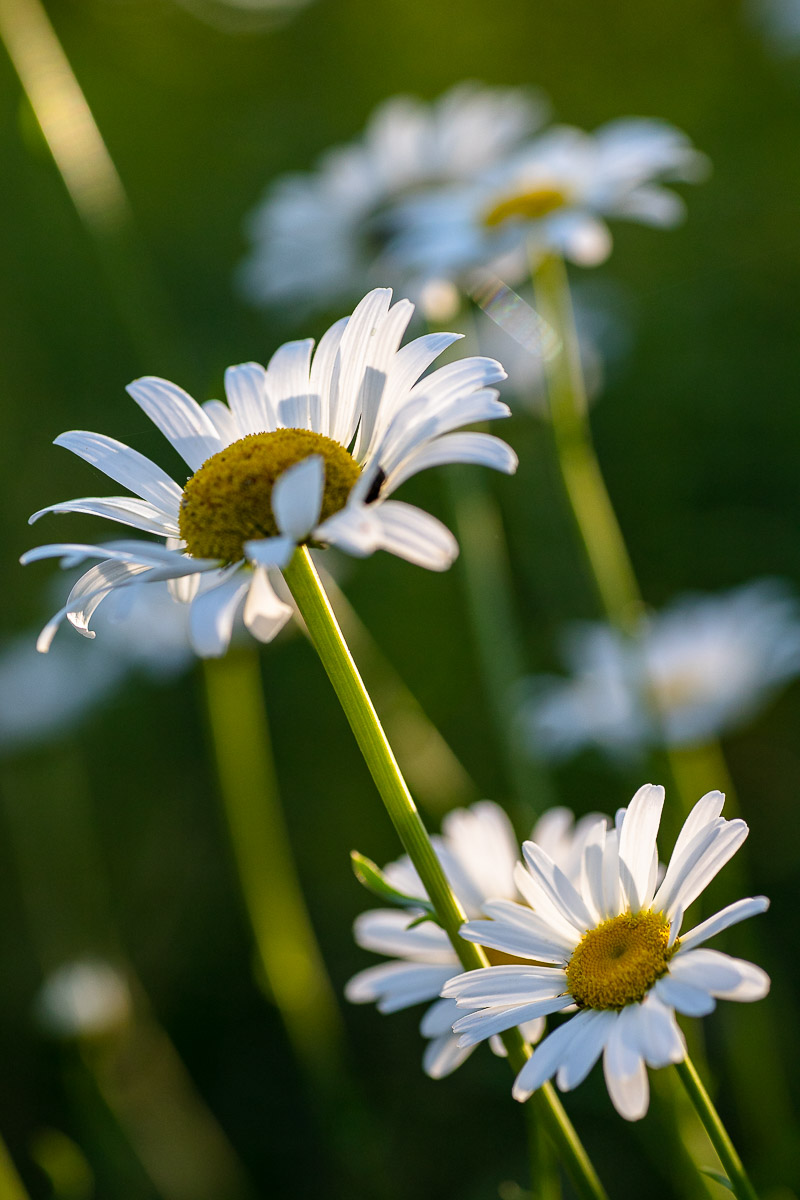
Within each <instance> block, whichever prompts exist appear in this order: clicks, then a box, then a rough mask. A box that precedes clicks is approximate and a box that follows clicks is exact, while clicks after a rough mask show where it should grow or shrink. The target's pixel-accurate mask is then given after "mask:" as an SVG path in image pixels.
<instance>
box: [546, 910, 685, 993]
mask: <svg viewBox="0 0 800 1200" xmlns="http://www.w3.org/2000/svg"><path fill="white" fill-rule="evenodd" d="M668 941H669V922H668V921H667V920H666V918H665V917H664V914H663V913H660V912H658V913H656V912H640V913H622V914H621V916H618V917H611V918H610V919H609V920H608V921H603V923H602V925H598V926H597V928H596V929H590V930H589V932H588V933H585V934H584V935H583V937H582V938H581V940H580V942H579V943H578V945H577V946H576V947H575V950H574V952H573V955H572V958H571V959H570V960H569V962H568V963H567V983H568V985H569V992H570V995H571V996H572V997H573V998H574V1000H575V1003H576V1004H577V1005H578V1007H579V1008H614V1009H620V1008H625V1006H626V1005H628V1004H636V1003H638V1001H640V1000H643V999H644V998H645V996H646V995H647V993H648V992H649V991H650V988H651V987H652V986H653V984H654V983H655V982H656V980H657V979H660V978H661V976H662V975H664V974H666V971H667V968H668V965H669V960H670V959H671V958H672V956H673V954H674V953H675V951H676V950H677V949H678V945H679V943H678V942H677V941H676V942H675V943H674V945H672V946H668V945H667V943H668Z"/></svg>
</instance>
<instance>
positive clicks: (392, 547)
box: [22, 288, 516, 656]
mask: <svg viewBox="0 0 800 1200" xmlns="http://www.w3.org/2000/svg"><path fill="white" fill-rule="evenodd" d="M390 302H391V291H390V290H389V289H385V288H384V289H376V290H375V291H373V292H370V293H369V295H367V296H366V297H365V298H364V299H363V300H362V301H361V303H360V304H359V305H358V307H357V308H356V310H355V312H354V313H353V315H352V316H351V317H349V318H344V319H343V320H341V321H338V322H337V323H336V324H335V325H333V326H332V327H331V328H330V329H329V330H328V332H327V333H326V334H325V335H324V336H323V338H322V339H321V341H320V343H319V345H318V347H317V349H316V353H315V354H314V356H313V360H312V348H313V341H312V340H311V339H308V340H306V341H298V342H288V343H286V345H284V346H281V347H280V349H279V350H277V351H276V352H275V354H274V355H273V356H272V358H271V359H270V362H269V365H268V367H267V368H266V370H265V369H264V367H261V366H259V365H258V364H257V363H245V364H243V365H242V366H238V367H229V368H228V370H227V372H226V375H225V388H226V393H227V398H228V404H227V405H226V404H223V403H221V402H220V401H218V400H211V401H209V402H208V403H207V404H205V405H203V406H202V407H201V406H200V405H199V404H197V402H196V401H195V400H193V399H192V398H191V396H189V395H187V393H186V392H184V391H183V390H182V389H181V388H179V387H177V386H176V385H175V384H173V383H169V382H167V380H165V379H158V378H155V377H147V378H144V379H139V380H137V381H136V382H135V383H132V384H131V385H130V386H129V388H128V391H129V392H130V394H131V396H132V397H133V399H134V400H135V401H136V403H137V404H138V405H139V406H140V407H141V408H142V409H143V411H144V412H145V413H146V414H147V415H148V416H149V417H150V418H151V420H152V421H153V422H154V423H155V424H156V425H157V426H158V428H159V429H160V430H161V432H162V433H163V434H164V435H165V436H166V438H167V439H168V440H169V441H170V442H171V444H172V446H173V447H174V448H175V450H177V452H178V454H180V455H181V457H182V458H183V459H184V461H185V462H186V463H187V465H188V466H189V469H190V470H191V471H193V472H194V474H193V475H192V476H191V478H190V479H189V480H188V482H187V483H186V484H185V486H183V487H182V486H181V485H179V484H178V483H176V482H174V480H172V479H171V478H170V477H169V476H168V475H166V474H165V473H164V471H163V470H162V469H161V468H160V467H158V466H156V464H155V463H153V462H151V461H150V460H149V459H147V458H145V457H144V456H143V455H141V454H139V453H138V452H137V451H136V450H132V449H130V448H129V447H128V446H125V445H123V444H122V443H121V442H117V441H115V440H114V439H113V438H109V437H106V436H105V435H103V434H97V433H84V432H80V431H79V432H72V433H65V434H62V435H61V436H60V437H58V438H57V439H56V444H57V445H60V446H66V447H67V449H69V450H72V451H73V452H74V453H76V454H78V455H79V456H80V457H81V458H84V459H86V460H87V462H89V463H91V464H92V465H93V466H97V467H99V468H100V470H102V471H104V472H105V474H107V475H108V476H109V477H110V478H112V479H114V480H115V481H116V482H117V483H121V484H122V485H123V486H125V487H128V488H130V490H131V491H132V492H134V493H135V496H112V497H101V498H98V497H94V496H90V497H86V498H84V499H80V500H70V501H65V502H63V503H61V504H52V505H49V506H48V507H47V508H44V509H42V510H41V511H40V512H38V513H36V514H34V516H33V517H32V518H31V519H32V520H36V519H38V518H39V517H41V516H43V515H44V514H45V513H48V512H82V513H90V514H94V515H96V516H101V517H108V518H110V519H112V520H116V521H120V522H121V523H123V524H125V525H131V526H133V527H134V528H136V529H140V530H143V531H144V532H147V533H154V534H156V535H158V536H160V537H161V538H163V539H164V544H161V543H156V542H145V541H141V540H126V541H118V542H107V543H105V544H104V545H99V546H95V545H86V544H82V543H70V542H67V543H58V544H55V545H49V546H40V547H38V548H37V549H35V550H31V551H29V552H28V553H27V554H26V555H23V559H22V561H23V562H25V563H27V562H34V561H36V560H38V559H41V558H61V559H62V560H63V562H64V565H69V566H73V565H76V564H77V563H79V562H80V561H81V560H82V559H86V558H97V559H100V560H102V561H101V562H100V563H99V564H98V565H97V566H94V567H92V568H91V569H90V570H89V571H88V572H86V574H85V575H83V576H82V577H81V578H80V579H79V580H78V582H77V583H76V584H75V586H74V587H73V588H72V591H71V592H70V595H69V598H68V600H67V603H66V605H65V606H64V607H63V608H62V609H61V610H60V611H59V612H58V613H57V614H56V616H55V617H54V618H53V619H52V621H50V622H49V623H48V624H47V626H46V627H45V629H44V630H43V631H42V634H41V635H40V637H39V642H38V646H39V649H41V650H47V649H48V647H49V645H50V643H51V641H52V638H53V636H54V634H55V631H56V629H57V627H58V624H59V623H60V621H61V620H62V619H63V618H64V617H67V618H68V620H69V621H70V623H71V624H72V625H73V626H74V627H75V628H76V629H77V630H78V631H79V632H80V633H82V634H84V636H87V637H93V636H94V634H93V632H92V631H91V630H90V628H89V621H90V619H91V616H92V614H93V612H94V611H95V609H96V608H97V606H98V604H100V602H101V601H102V600H103V599H104V597H106V596H107V595H108V594H109V593H110V592H112V591H114V590H115V589H118V588H123V587H127V586H129V585H130V584H131V583H133V582H137V583H142V582H155V581H158V582H161V581H163V580H165V579H169V580H172V581H173V586H174V587H177V588H178V589H182V590H183V592H184V598H185V599H187V600H190V602H191V611H190V633H191V638H192V643H193V645H194V647H195V650H196V651H197V653H198V654H200V655H203V656H214V655H219V654H223V653H224V652H225V650H226V649H227V646H228V643H229V641H230V636H231V630H232V627H233V623H234V620H235V618H236V616H237V614H238V613H239V611H240V610H242V609H243V619H244V623H245V625H246V626H247V628H248V629H249V630H250V632H251V633H252V634H253V635H254V636H255V637H256V638H258V639H259V640H260V641H264V642H267V641H270V640H271V639H272V638H273V637H274V636H275V635H276V633H277V632H278V630H279V629H280V628H281V627H282V626H283V625H284V623H285V622H286V621H287V620H288V618H289V616H290V615H291V612H292V609H291V608H290V607H289V606H288V605H287V604H285V603H284V602H283V601H282V600H280V599H279V597H278V596H277V595H276V593H275V591H274V590H273V587H272V585H271V583H270V581H269V576H268V571H269V570H270V569H272V568H281V567H284V566H286V565H287V563H288V562H289V560H290V558H291V556H292V554H293V553H294V550H295V547H296V546H298V545H300V544H305V543H308V542H314V543H316V544H322V545H333V546H337V547H338V548H339V549H341V550H343V551H345V552H347V553H349V554H353V555H355V556H357V557H364V556H366V555H369V554H372V553H373V552H374V551H376V550H381V549H383V550H388V551H390V552H392V553H394V554H398V555H399V556H400V557H401V558H405V559H407V560H408V561H409V562H413V563H417V564H418V565H419V566H423V567H428V568H429V569H430V570H435V571H441V570H445V569H446V568H447V567H449V566H450V564H451V563H452V561H453V559H454V558H455V556H456V555H457V553H458V546H457V543H456V541H455V539H454V538H453V535H452V534H451V533H450V531H449V530H448V529H446V528H445V526H444V525H442V524H441V523H440V522H439V521H437V520H436V519H435V518H434V517H432V516H430V515H429V514H428V513H426V512H423V511H422V510H421V509H418V508H415V507H413V506H412V505H409V504H404V503H402V502H400V501H397V500H390V499H388V497H389V496H390V495H391V494H392V493H393V492H394V491H395V489H396V488H398V487H399V486H400V484H401V483H404V482H405V480H407V479H409V478H410V477H411V476H412V475H415V474H417V473H418V472H419V471H422V470H425V469H426V468H427V467H431V466H438V465H441V464H443V463H452V462H466V463H483V464H484V465H486V466H491V467H494V468H495V469H497V470H501V471H506V472H509V473H510V472H513V471H514V470H515V469H516V456H515V454H514V452H513V451H512V450H511V449H510V448H509V447H508V446H507V445H506V444H505V442H502V441H500V439H499V438H496V437H493V436H491V435H489V434H486V433H457V432H453V431H454V430H458V429H460V428H461V427H462V426H464V425H469V424H472V423H473V422H476V421H485V420H490V419H492V418H495V417H504V416H508V414H509V410H508V407H507V406H506V405H505V404H503V403H501V401H500V400H498V398H497V392H496V391H495V390H494V388H492V387H491V386H489V385H491V384H493V383H498V382H499V381H500V380H501V379H503V378H504V377H505V372H504V370H503V368H502V367H501V366H500V364H499V363H497V362H495V361H494V360H493V359H488V358H467V359H463V360H460V361H457V362H453V363H450V364H448V365H447V366H444V367H440V368H439V369H438V370H436V371H433V372H432V373H431V374H429V375H425V376H424V377H423V378H420V376H422V375H423V372H425V371H426V370H427V368H428V367H429V366H430V365H431V364H432V363H433V361H434V360H435V359H436V358H437V357H438V356H439V354H440V353H441V352H442V351H443V350H444V349H446V347H447V346H450V345H452V343H453V342H454V341H456V340H457V338H458V336H459V335H457V334H448V333H441V334H430V335H427V336H425V337H421V338H417V339H416V341H413V342H410V343H409V344H408V345H406V346H404V347H403V348H402V349H399V348H398V347H399V346H400V341H401V339H402V337H403V334H404V333H405V330H406V326H407V325H408V322H409V320H410V318H411V314H412V312H413V305H412V304H411V303H410V302H409V301H408V300H400V301H398V302H397V303H396V304H395V305H393V306H392V307H390Z"/></svg>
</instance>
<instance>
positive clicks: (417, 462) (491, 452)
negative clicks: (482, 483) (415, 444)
mask: <svg viewBox="0 0 800 1200" xmlns="http://www.w3.org/2000/svg"><path fill="white" fill-rule="evenodd" d="M448 463H476V464H480V465H481V466H485V467H492V468H493V469H494V470H495V471H503V472H504V474H506V475H513V474H514V472H515V471H516V469H517V466H518V464H519V460H518V458H517V456H516V454H515V453H514V451H513V450H512V449H511V447H510V446H508V445H506V443H505V442H504V441H502V440H501V439H500V438H498V437H494V435H493V434H490V433H448V434H445V435H444V437H439V438H436V440H435V441H433V442H428V443H427V444H425V445H423V446H420V447H419V449H417V450H414V451H413V452H412V453H411V454H409V456H408V457H407V458H406V459H405V460H404V461H403V462H402V463H401V464H400V466H399V467H396V468H395V470H394V471H392V473H391V475H389V476H388V478H387V480H386V483H385V484H384V486H383V488H382V491H383V493H384V494H385V495H387V496H388V495H390V494H391V493H392V492H393V491H395V490H396V489H397V488H398V487H400V484H401V483H405V481H406V480H407V479H410V478H411V477H412V475H417V474H418V473H419V472H420V471H427V470H428V469H429V468H430V467H440V466H444V465H445V464H448Z"/></svg>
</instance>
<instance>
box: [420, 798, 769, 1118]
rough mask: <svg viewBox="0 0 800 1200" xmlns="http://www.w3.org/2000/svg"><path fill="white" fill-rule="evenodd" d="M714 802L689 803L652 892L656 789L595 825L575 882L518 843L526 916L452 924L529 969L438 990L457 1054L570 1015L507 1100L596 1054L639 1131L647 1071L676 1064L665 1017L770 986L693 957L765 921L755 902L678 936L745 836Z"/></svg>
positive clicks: (567, 1075)
mask: <svg viewBox="0 0 800 1200" xmlns="http://www.w3.org/2000/svg"><path fill="white" fill-rule="evenodd" d="M723 802H724V797H723V795H722V794H721V793H720V792H709V793H708V794H707V795H706V796H703V797H702V799H701V800H699V801H698V802H697V804H696V805H695V807H694V808H693V810H692V812H691V813H690V814H689V816H688V818H687V819H686V822H685V823H684V826H683V829H682V830H681V832H680V834H679V836H678V840H677V842H676V843H675V848H674V850H673V852H672V857H671V858H670V861H669V863H668V865H667V869H666V872H665V874H664V878H663V880H662V881H661V883H660V885H659V884H658V883H657V878H658V854H657V850H656V835H657V832H658V825H659V822H660V819H661V809H662V806H663V803H664V789H663V788H661V787H654V786H653V785H652V784H645V786H644V787H642V788H640V789H639V791H638V792H637V793H636V795H635V796H634V797H633V799H632V801H631V803H630V804H629V805H628V807H627V809H621V810H620V812H618V813H617V817H616V824H615V827H614V828H613V829H607V828H606V826H605V823H604V822H603V821H602V819H601V820H597V821H596V822H595V824H594V827H593V829H592V830H591V831H590V832H589V835H588V836H587V837H586V839H585V842H584V848H583V853H582V863H581V873H580V878H579V880H578V881H577V882H571V881H570V880H569V879H568V878H567V876H566V875H565V874H564V872H563V871H562V870H561V869H560V868H559V866H558V865H557V864H556V863H555V862H554V861H553V859H552V858H551V857H550V855H549V854H547V853H546V851H545V850H543V849H542V847H541V846H537V845H536V843H535V842H525V844H524V845H523V847H522V852H523V855H524V857H525V864H524V865H523V864H522V863H520V864H519V866H518V867H517V870H516V874H515V882H516V884H517V886H518V888H519V890H520V892H521V893H522V895H523V896H524V897H525V899H526V900H527V901H528V903H529V904H530V906H531V908H526V907H525V906H524V905H521V904H516V905H513V904H509V905H507V911H506V914H505V915H496V916H495V919H494V920H492V921H469V922H468V923H467V924H466V925H464V926H463V927H462V930H461V932H462V936H463V937H465V938H467V939H468V940H471V941H474V942H478V943H479V944H480V945H483V946H488V947H491V948H493V949H494V950H499V951H501V952H502V953H505V954H512V955H514V957H515V958H518V959H529V960H533V962H534V963H535V964H537V965H528V964H519V965H516V964H515V965H513V966H498V967H487V968H483V969H481V970H477V971H468V972H467V973H466V974H462V975H459V976H458V977H457V978H455V979H451V980H450V982H449V983H447V984H445V986H444V988H443V991H442V995H443V996H444V997H446V998H447V999H449V1000H454V1001H455V1002H456V1005H457V1007H458V1008H459V1009H461V1010H462V1011H464V1010H467V1011H466V1012H465V1015H464V1016H462V1017H460V1018H459V1020H457V1021H456V1022H455V1024H454V1027H453V1028H454V1031H455V1032H456V1033H457V1034H459V1042H458V1045H459V1047H460V1048H461V1049H462V1050H465V1049H469V1048H470V1047H472V1046H474V1045H476V1044H477V1043H478V1042H481V1041H483V1040H484V1039H485V1038H488V1037H492V1036H494V1035H496V1034H499V1033H502V1032H503V1031H504V1030H507V1029H511V1028H512V1027H513V1026H515V1025H519V1024H520V1022H522V1021H530V1020H535V1019H537V1018H541V1017H545V1016H550V1015H552V1014H554V1013H558V1012H563V1011H565V1010H566V1009H571V1008H572V1007H573V1006H577V1008H578V1012H577V1013H576V1014H575V1015H574V1016H571V1017H570V1018H569V1019H568V1020H567V1021H566V1022H564V1023H563V1024H562V1025H560V1026H559V1027H558V1028H557V1029H556V1030H554V1031H553V1032H552V1033H550V1034H548V1036H547V1037H546V1038H545V1039H544V1040H543V1041H542V1042H541V1044H540V1045H539V1046H538V1047H537V1048H536V1049H535V1050H534V1052H533V1055H532V1057H531V1058H530V1059H529V1060H528V1061H527V1062H526V1064H525V1066H524V1067H523V1068H522V1070H521V1071H520V1073H519V1075H518V1076H517V1078H516V1081H515V1083H514V1088H513V1095H514V1097H515V1098H516V1099H517V1100H526V1099H527V1098H528V1096H530V1095H531V1093H532V1092H534V1091H536V1089H537V1088H539V1087H541V1086H542V1084H544V1083H545V1082H546V1081H547V1080H549V1079H551V1078H552V1077H553V1076H555V1078H556V1083H557V1084H558V1087H559V1088H560V1089H561V1090H562V1091H569V1090H571V1089H572V1088H574V1087H577V1085H578V1084H579V1083H581V1082H582V1080H584V1079H585V1078H586V1076H587V1075H588V1074H589V1072H590V1071H591V1069H592V1067H593V1066H594V1064H595V1063H596V1062H597V1060H598V1058H599V1057H600V1055H601V1054H602V1056H603V1069H604V1073H605V1080H606V1085H607V1087H608V1091H609V1095H610V1096H611V1100H612V1102H613V1104H614V1107H615V1108H616V1109H617V1111H618V1112H619V1113H620V1114H621V1116H623V1117H625V1118H626V1119H627V1120H630V1121H635V1120H638V1119H639V1118H641V1117H643V1116H644V1114H645V1113H646V1111H647V1106H648V1099H649V1088H648V1080H647V1067H648V1066H650V1067H665V1066H667V1065H668V1064H669V1063H677V1062H681V1061H682V1060H683V1058H684V1057H685V1055H686V1046H685V1043H684V1039H683V1035H682V1033H681V1031H680V1029H679V1027H678V1024H677V1021H676V1015H675V1014H676V1012H678V1013H683V1014H685V1015H686V1016H692V1017H700V1016H705V1015H706V1014H707V1013H710V1012H711V1011H712V1010H713V1009H714V1007H715V1005H716V1001H717V999H720V998H721V999H727V1000H742V1001H748V1000H760V999H761V998H762V997H763V996H765V995H766V994H767V992H768V990H769V978H768V976H767V975H766V974H765V973H764V972H763V971H762V970H761V969H760V968H759V967H756V966H753V965H752V964H751V963H748V962H744V961H743V960H741V959H737V958H731V957H730V956H729V955H727V954H722V953H720V951H718V950H709V949H706V948H705V947H704V946H703V943H704V942H706V941H708V940H709V938H711V937H713V936H714V935H715V934H717V933H720V932H721V931H722V930H723V929H727V928H728V926H730V925H733V924H735V923H736V922H738V921H742V920H744V919H745V918H746V917H750V916H753V915H754V914H755V913H760V912H765V911H766V909H767V907H768V905H769V901H768V900H767V899H766V897H764V896H756V897H755V898H752V899H747V900H738V901H736V902H735V903H734V904H730V905H728V907H727V908H724V909H722V911H721V912H718V913H716V914H715V915H714V916H712V917H709V918H708V919H707V920H705V921H702V922H701V923H700V924H699V925H696V926H695V927H694V928H693V929H691V930H689V932H688V933H684V934H681V927H682V925H683V918H684V914H685V912H686V910H687V909H688V908H689V906H690V905H691V904H692V903H693V901H694V900H696V898H697V897H698V896H699V895H700V893H701V892H702V891H703V890H704V889H705V888H706V887H707V886H708V884H709V883H710V882H711V880H712V879H713V878H714V877H715V875H716V874H717V872H718V871H719V870H720V869H721V868H722V867H723V866H724V865H725V863H726V862H727V861H728V860H729V859H730V858H731V857H732V856H733V854H735V852H736V850H737V849H738V848H739V846H741V844H742V842H743V841H744V839H745V838H746V836H747V833H748V829H747V826H746V825H745V823H744V821H740V820H736V821H727V820H725V819H724V818H723V817H722V816H720V814H721V812H722V806H723ZM531 910H534V911H531ZM542 963H546V964H550V965H548V966H542V965H539V964H542Z"/></svg>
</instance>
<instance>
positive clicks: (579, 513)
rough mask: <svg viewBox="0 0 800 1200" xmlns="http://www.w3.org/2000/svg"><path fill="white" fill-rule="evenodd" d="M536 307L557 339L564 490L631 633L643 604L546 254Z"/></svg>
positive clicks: (553, 389) (553, 371)
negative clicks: (602, 468)
mask: <svg viewBox="0 0 800 1200" xmlns="http://www.w3.org/2000/svg"><path fill="white" fill-rule="evenodd" d="M533 284H534V289H535V293H536V304H537V308H538V309H539V312H540V313H541V315H542V317H543V318H544V319H545V321H547V323H548V324H549V325H550V326H551V327H552V328H553V330H554V331H555V332H556V333H557V335H558V336H559V338H560V341H561V344H560V347H559V349H558V350H557V351H556V352H555V353H554V354H553V355H552V356H551V357H550V358H549V359H548V360H547V361H546V370H547V387H548V396H549V402H550V412H551V418H552V424H553V435H554V437H555V441H556V448H557V451H558V463H559V467H560V470H561V474H562V478H563V480H564V487H565V490H566V492H567V496H568V498H569V502H570V505H571V507H572V511H573V514H574V516H575V521H576V524H577V526H578V530H579V532H580V536H581V540H582V541H583V545H584V549H585V551H586V556H587V558H588V560H589V565H590V567H591V571H592V576H593V579H594V582H595V585H596V587H597V591H598V594H599V597H600V601H601V604H602V606H603V609H604V610H605V613H606V615H607V616H608V619H609V621H611V623H612V624H613V625H616V626H617V627H618V628H620V629H622V630H624V631H625V632H632V631H633V630H635V627H636V623H637V620H638V618H639V616H640V614H641V612H642V609H643V603H642V597H641V593H640V591H639V585H638V583H637V581H636V575H635V574H634V570H633V566H632V564H631V560H630V557H629V555H628V550H627V547H626V545H625V539H624V538H623V536H622V531H621V529H620V527H619V522H618V521H617V517H616V513H615V512H614V508H613V506H612V504H611V500H610V498H609V495H608V491H607V489H606V485H605V482H604V480H603V476H602V472H601V471H600V464H599V463H598V461H597V455H596V454H595V450H594V446H593V444H592V435H591V430H590V428H589V422H588V419H587V403H586V388H585V386H584V382H583V371H582V369H581V362H580V348H579V343H578V335H577V332H576V329H575V317H574V313H573V310H572V299H571V296H570V291H569V281H568V279H567V271H566V267H565V265H564V262H563V260H562V259H561V258H560V257H558V255H554V254H551V255H547V256H546V257H545V258H544V259H542V260H541V262H539V263H538V264H537V265H536V266H535V267H534V270H533Z"/></svg>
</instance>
